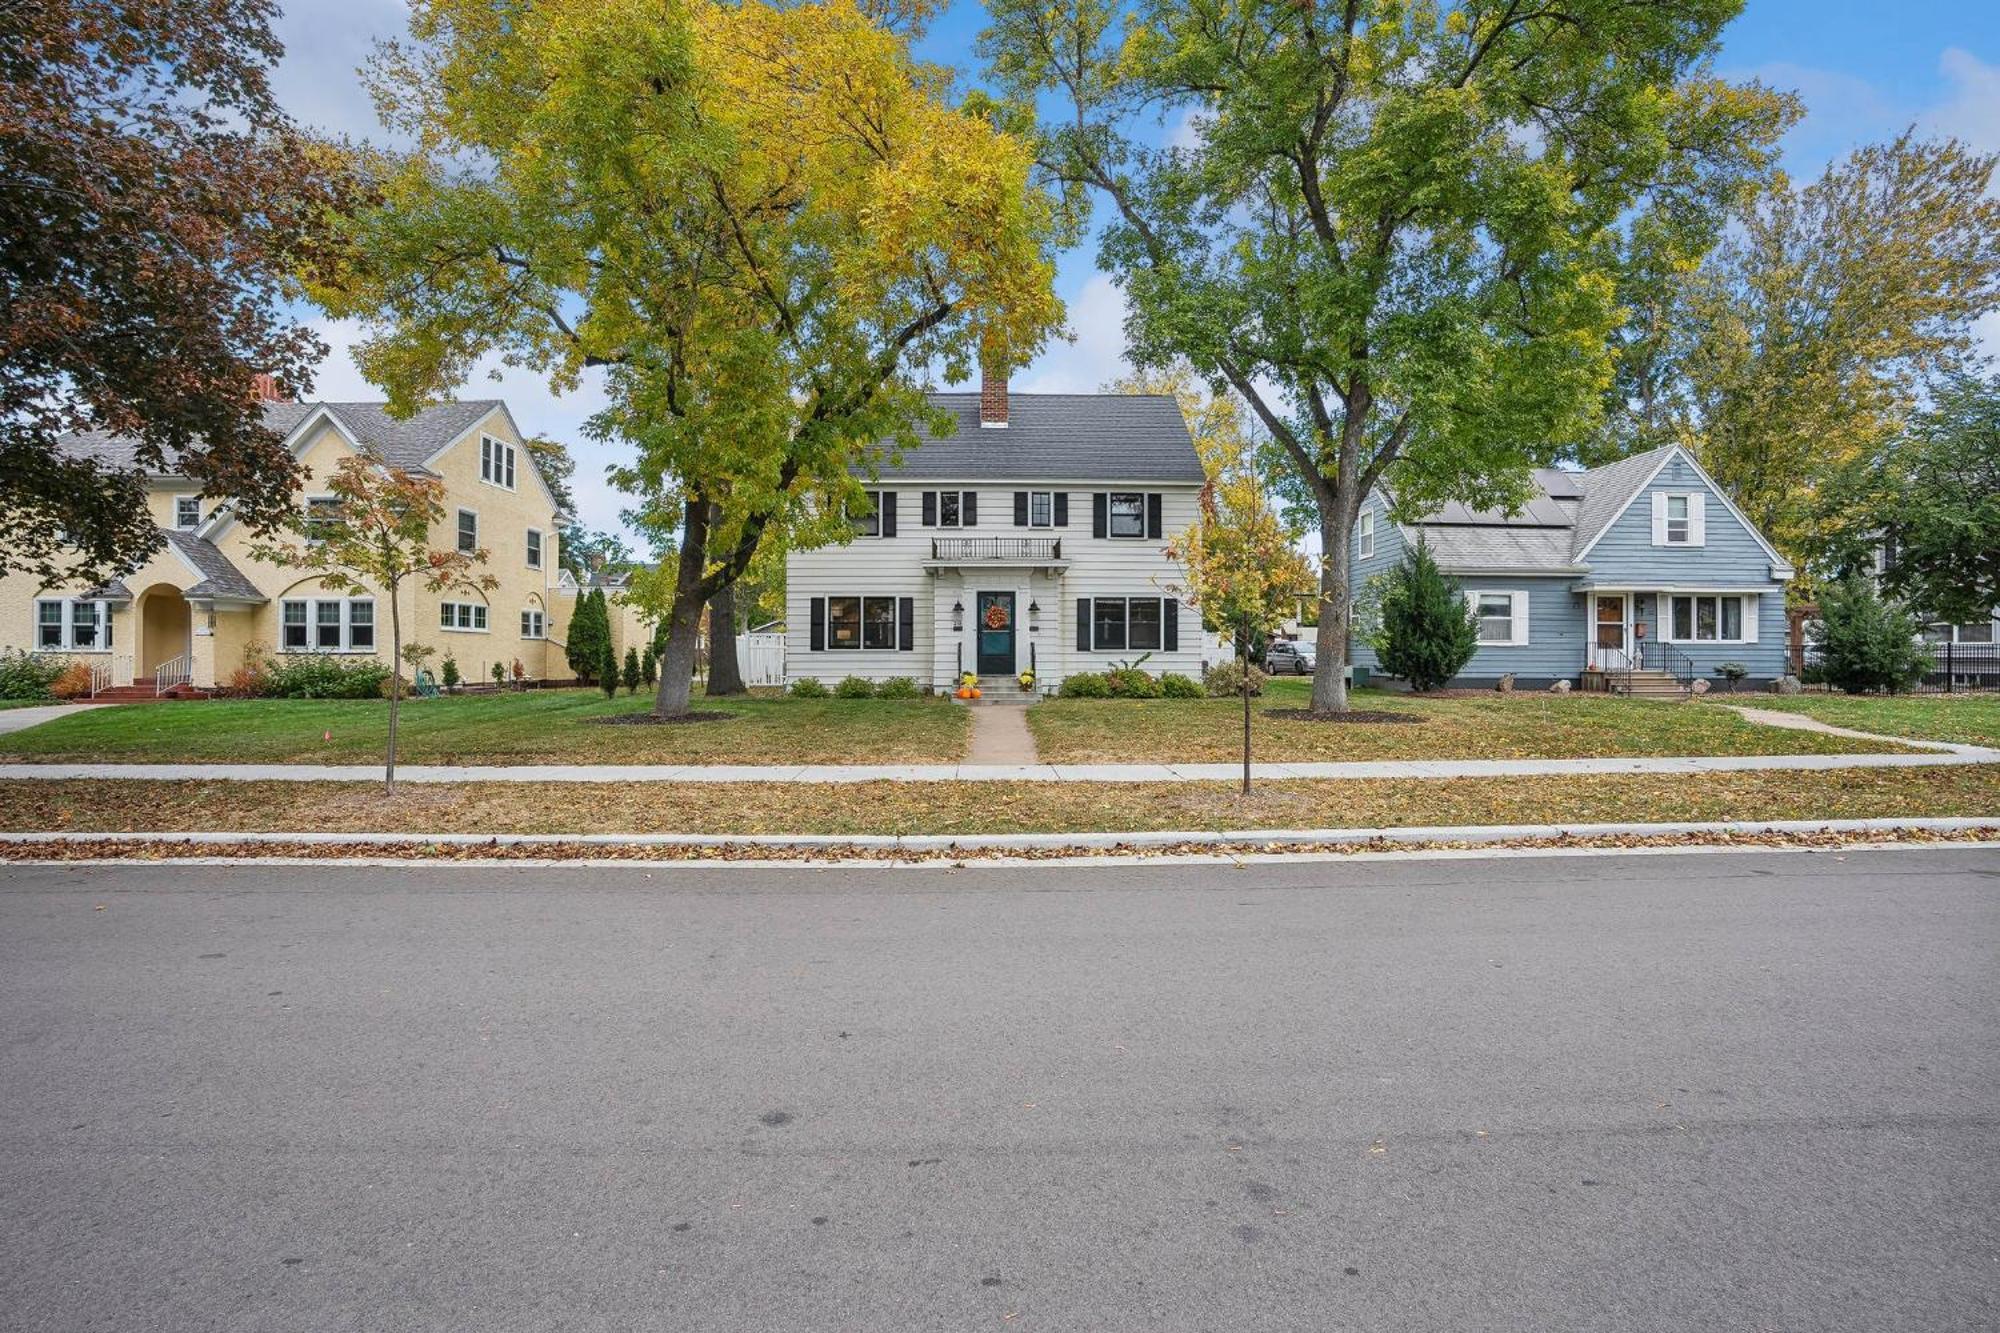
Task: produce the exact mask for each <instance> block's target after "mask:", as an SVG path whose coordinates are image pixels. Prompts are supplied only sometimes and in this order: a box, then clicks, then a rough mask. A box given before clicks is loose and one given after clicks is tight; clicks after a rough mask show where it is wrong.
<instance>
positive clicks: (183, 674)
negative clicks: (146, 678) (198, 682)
mask: <svg viewBox="0 0 2000 1333" xmlns="http://www.w3.org/2000/svg"><path fill="white" fill-rule="evenodd" d="M193 681H194V654H193V653H182V654H181V655H180V656H179V657H173V658H169V659H167V660H166V661H164V662H162V663H160V665H159V667H158V668H157V669H156V670H155V671H154V672H153V697H154V698H155V699H157V698H159V697H160V696H161V695H163V694H165V693H166V692H167V691H168V690H171V689H173V688H174V687H175V686H178V685H188V684H192V683H193Z"/></svg>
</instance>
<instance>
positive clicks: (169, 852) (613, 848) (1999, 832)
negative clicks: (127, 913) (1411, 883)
mask: <svg viewBox="0 0 2000 1333" xmlns="http://www.w3.org/2000/svg"><path fill="white" fill-rule="evenodd" d="M1923 845H1945V846H1949V845H1961V846H1980V845H1990V846H1996V847H2000V828H1996V827H1993V826H1985V827H1971V828H1945V829H1937V828H1910V829H1902V830H1895V831H1884V830H1880V829H1875V830H1836V829H1816V830H1785V831H1773V830H1766V831H1759V832H1749V833H1742V832H1681V833H1659V834H1638V833H1619V834H1597V835H1591V836H1574V835H1570V834H1561V835H1557V836H1553V837H1524V838H1507V839H1498V840H1493V839H1479V840H1474V839H1454V838H1436V839H1424V840H1417V841H1410V840H1401V839H1392V838H1374V839H1368V840H1359V841H1326V842H1301V841H1285V842H1271V841H1260V840H1258V839H1256V838H1254V837H1248V838H1244V839H1242V840H1240V841H1231V842H1184V843H1152V842H1149V843H1147V844H1145V845H1143V846H1141V845H1136V844H1132V843H1122V842H1121V843H1115V844H1111V845H1108V846H1097V845H1092V846H1087V847H1086V846H1081V845H1069V846H1048V847H1007V848H968V847H938V848H911V847H907V846H904V847H886V846H867V845H855V844H842V843H839V842H837V841H832V840H814V841H813V842H812V843H811V844H809V845H785V844H774V843H736V842H730V843H718V842H687V843H674V842H645V843H639V842H632V843H620V842H602V841H566V840H549V841H540V840H538V841H535V842H533V843H527V844H524V843H521V842H507V841H502V840H499V839H494V840H490V841H479V842H471V841H454V842H442V841H440V842H410V841H388V840H385V841H380V842H370V841H351V842H304V841H301V842H284V841H278V840H268V841H257V842H247V841H245V842H227V841H207V840H200V841H197V840H194V839H186V838H160V839H135V838H121V837H117V836H108V837H101V838H100V837H90V836H75V837H68V838H62V839H56V840H36V841H26V840H21V839H5V840H0V861H8V862H16V863H19V862H62V863H74V862H103V861H143V862H153V863H172V862H185V861H202V862H209V861H242V862H248V863H257V862H288V863H289V862H317V861H373V862H381V861H397V862H416V863H426V862H428V863H438V864H452V863H465V862H471V863H477V862H507V863H513V864H529V865H549V864H559V863H571V862H588V861H626V862H717V863H744V862H754V863H762V864H800V865H813V864H829V863H889V864H937V863H944V864H960V865H963V864H970V863H979V864H991V863H997V862H1038V861H1073V860H1098V859H1104V858H1122V859H1129V860H1133V861H1144V860H1157V859H1162V858H1181V859H1186V858H1202V859H1210V860H1213V859H1223V860H1227V859H1232V858H1241V857H1251V856H1255V857H1273V856H1282V857H1322V858H1324V857H1344V856H1362V855H1378V856H1379V855H1383V854H1405V853H1413V852H1414V853H1421V852H1473V853H1478V852H1490V851H1496V850H1506V851H1564V852H1567V851H1624V850H1640V849H1664V850H1672V849H1676V848H1689V849H1693V848H1720V849H1729V848H1742V849H1746V850H1754V849H1760V848H1775V849H1791V850H1801V851H1820V850H1839V849H1844V848H1859V847H1879V846H1923Z"/></svg>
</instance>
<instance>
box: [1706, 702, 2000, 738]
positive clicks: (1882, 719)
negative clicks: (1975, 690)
mask: <svg viewBox="0 0 2000 1333" xmlns="http://www.w3.org/2000/svg"><path fill="white" fill-rule="evenodd" d="M1722 697H1723V699H1724V701H1725V702H1735V703H1745V704H1752V705H1754V706H1756V707H1758V708H1780V709H1783V710H1785V711H1786V712H1788V713H1804V714H1806V715H1807V716H1809V717H1815V718H1818V719H1819V720H1820V721H1822V722H1827V723H1831V724H1832V725H1834V726H1836V727H1852V728H1854V729H1855V730H1856V731H1873V732H1877V733H1879V734H1881V735H1884V736H1910V737H1914V738H1915V739H1918V740H1926V741H1951V742H1953V743H1955V744H1958V745H1993V746H2000V694H1923V695H1894V696H1888V697H1885V696H1882V695H1854V694H1788V695H1764V694H1758V695H1748V696H1745V697H1744V698H1741V699H1736V700H1730V699H1729V697H1728V696H1727V695H1724V696H1722Z"/></svg>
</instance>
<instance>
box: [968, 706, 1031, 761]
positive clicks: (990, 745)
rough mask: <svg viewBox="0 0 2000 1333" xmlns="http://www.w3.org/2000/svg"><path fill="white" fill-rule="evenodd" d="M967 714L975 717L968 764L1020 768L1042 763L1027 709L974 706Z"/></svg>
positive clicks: (973, 718)
mask: <svg viewBox="0 0 2000 1333" xmlns="http://www.w3.org/2000/svg"><path fill="white" fill-rule="evenodd" d="M968 711H969V712H970V713H971V714H972V743H971V745H970V746H969V747H967V750H966V755H965V758H966V762H967V763H968V764H970V765H972V766H973V767H975V768H984V767H989V766H992V765H995V764H998V765H1003V766H1006V767H1018V766H1020V765H1022V764H1037V763H1039V762H1040V761H1041V756H1040V755H1039V754H1037V753H1036V752H1035V733H1034V732H1032V731H1030V730H1028V710H1027V709H1026V708H1022V707H1017V706H1014V705H1011V704H993V705H988V706H981V705H974V706H973V707H972V708H971V709H969V710H968Z"/></svg>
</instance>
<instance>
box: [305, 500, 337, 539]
mask: <svg viewBox="0 0 2000 1333" xmlns="http://www.w3.org/2000/svg"><path fill="white" fill-rule="evenodd" d="M339 526H340V497H339V496H337V495H308V496H307V497H306V540H307V541H309V542H316V541H323V540H325V538H326V536H327V534H328V532H329V531H330V530H331V529H333V528H336V527H339Z"/></svg>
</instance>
